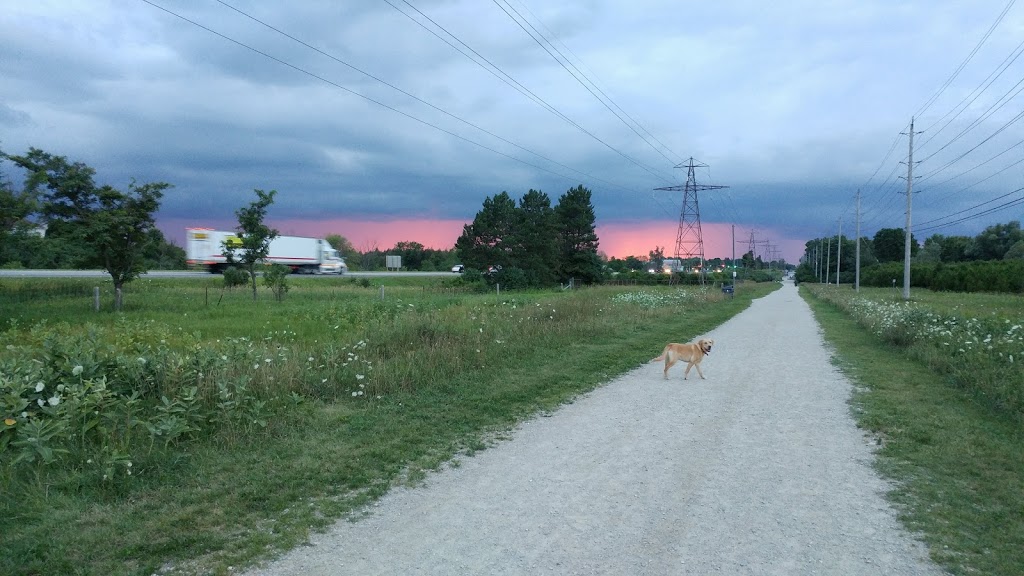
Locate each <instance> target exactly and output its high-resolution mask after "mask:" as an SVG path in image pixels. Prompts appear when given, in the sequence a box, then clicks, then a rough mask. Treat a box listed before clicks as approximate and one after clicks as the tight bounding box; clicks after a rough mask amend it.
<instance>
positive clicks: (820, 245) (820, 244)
mask: <svg viewBox="0 0 1024 576" xmlns="http://www.w3.org/2000/svg"><path fill="white" fill-rule="evenodd" d="M824 248H825V239H824V238H818V284H821V261H822V259H824V257H825V256H824V254H822V251H823V250H824Z"/></svg>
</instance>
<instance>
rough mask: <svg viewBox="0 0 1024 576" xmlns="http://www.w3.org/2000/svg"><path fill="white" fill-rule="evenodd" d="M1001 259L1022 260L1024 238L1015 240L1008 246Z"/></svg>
mask: <svg viewBox="0 0 1024 576" xmlns="http://www.w3.org/2000/svg"><path fill="white" fill-rule="evenodd" d="M1003 260H1024V240H1017V242H1016V243H1015V244H1014V245H1013V246H1010V248H1009V250H1007V251H1006V254H1004V255H1003Z"/></svg>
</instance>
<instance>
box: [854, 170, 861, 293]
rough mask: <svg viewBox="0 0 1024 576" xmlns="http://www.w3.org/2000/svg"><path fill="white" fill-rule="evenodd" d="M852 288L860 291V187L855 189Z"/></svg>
mask: <svg viewBox="0 0 1024 576" xmlns="http://www.w3.org/2000/svg"><path fill="white" fill-rule="evenodd" d="M853 290H854V292H860V189H857V257H856V264H854V273H853Z"/></svg>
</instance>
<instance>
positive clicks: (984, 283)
mask: <svg viewBox="0 0 1024 576" xmlns="http://www.w3.org/2000/svg"><path fill="white" fill-rule="evenodd" d="M840 278H841V279H842V280H843V281H846V280H847V278H846V277H845V276H840ZM852 280H853V279H852V277H850V278H849V281H851V282H852ZM893 280H895V286H897V287H902V286H903V264H902V263H901V262H889V263H886V264H877V265H875V266H870V267H867V268H865V269H863V270H861V277H860V283H861V286H877V287H889V286H893V285H894V283H893ZM910 286H911V287H912V288H927V289H929V290H935V291H938V292H1006V293H1011V294H1022V293H1024V260H991V261H983V262H957V263H951V264H944V263H942V262H934V263H932V262H928V263H919V264H911V265H910Z"/></svg>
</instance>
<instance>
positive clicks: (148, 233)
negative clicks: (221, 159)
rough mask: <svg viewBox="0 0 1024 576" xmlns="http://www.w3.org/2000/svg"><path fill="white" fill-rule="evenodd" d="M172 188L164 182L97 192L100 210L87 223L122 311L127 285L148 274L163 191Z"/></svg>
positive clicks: (105, 187)
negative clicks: (148, 257) (148, 254)
mask: <svg viewBox="0 0 1024 576" xmlns="http://www.w3.org/2000/svg"><path fill="white" fill-rule="evenodd" d="M169 187H170V184H167V183H164V182H155V183H150V184H143V185H141V186H136V184H135V182H132V183H131V184H129V185H128V192H127V193H123V192H120V191H118V190H115V189H114V188H112V187H110V186H103V187H102V188H100V189H99V190H97V191H96V197H97V210H96V211H95V212H94V213H93V214H92V216H91V217H90V218H89V220H88V222H87V223H86V229H87V230H88V233H89V236H90V237H92V238H94V241H95V245H96V254H97V257H98V258H99V260H100V262H101V263H102V265H103V269H104V270H106V271H107V273H109V274H110V277H111V279H112V280H113V281H114V290H115V292H116V293H117V294H118V298H119V299H118V301H117V304H116V307H117V308H118V309H120V308H121V302H120V291H121V289H122V287H123V286H124V284H125V283H127V282H131V281H132V280H134V279H136V278H138V277H139V275H140V274H142V273H143V272H145V271H146V269H147V268H146V259H145V257H144V254H145V251H146V249H147V247H148V246H149V245H150V243H151V242H152V240H153V235H152V233H153V231H154V230H156V222H155V221H154V220H153V214H154V213H155V212H156V211H157V209H158V208H159V207H160V199H161V198H162V197H163V191H164V190H166V189H167V188H169Z"/></svg>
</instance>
